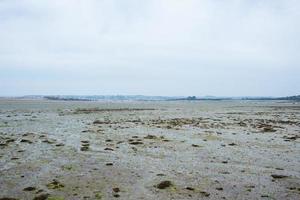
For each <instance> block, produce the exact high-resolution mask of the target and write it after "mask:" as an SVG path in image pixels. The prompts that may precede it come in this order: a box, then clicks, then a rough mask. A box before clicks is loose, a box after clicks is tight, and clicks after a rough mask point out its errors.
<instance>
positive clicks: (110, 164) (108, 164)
mask: <svg viewBox="0 0 300 200" xmlns="http://www.w3.org/2000/svg"><path fill="white" fill-rule="evenodd" d="M105 165H106V166H113V165H114V164H113V163H106V164H105Z"/></svg>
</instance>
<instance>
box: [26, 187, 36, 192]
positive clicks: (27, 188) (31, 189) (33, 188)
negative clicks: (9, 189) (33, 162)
mask: <svg viewBox="0 0 300 200" xmlns="http://www.w3.org/2000/svg"><path fill="white" fill-rule="evenodd" d="M34 190H36V188H35V187H31V186H30V187H26V188H24V189H23V191H26V192H29V191H34Z"/></svg>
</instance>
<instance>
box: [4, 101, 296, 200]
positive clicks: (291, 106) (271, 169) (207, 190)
mask: <svg viewBox="0 0 300 200" xmlns="http://www.w3.org/2000/svg"><path fill="white" fill-rule="evenodd" d="M299 141H300V103H295V102H289V101H175V102H171V101H170V102H167V101H165V102H164V101H162V102H150V101H149V102H142V101H141V102H63V101H61V102H60V101H45V100H8V99H1V100H0V200H5V199H6V200H8V199H11V200H13V199H29V200H32V199H35V200H43V199H48V200H64V199H65V200H74V199H164V200H165V199H300V144H299Z"/></svg>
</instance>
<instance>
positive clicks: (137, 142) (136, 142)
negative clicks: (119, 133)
mask: <svg viewBox="0 0 300 200" xmlns="http://www.w3.org/2000/svg"><path fill="white" fill-rule="evenodd" d="M129 144H132V145H139V144H144V143H143V142H139V141H134V142H129Z"/></svg>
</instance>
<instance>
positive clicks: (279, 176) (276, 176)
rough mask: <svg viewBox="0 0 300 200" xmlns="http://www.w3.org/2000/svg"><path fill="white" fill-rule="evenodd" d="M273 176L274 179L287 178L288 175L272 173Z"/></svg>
mask: <svg viewBox="0 0 300 200" xmlns="http://www.w3.org/2000/svg"><path fill="white" fill-rule="evenodd" d="M271 176H272V178H274V179H281V178H287V177H288V176H285V175H279V174H272V175H271Z"/></svg>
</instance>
